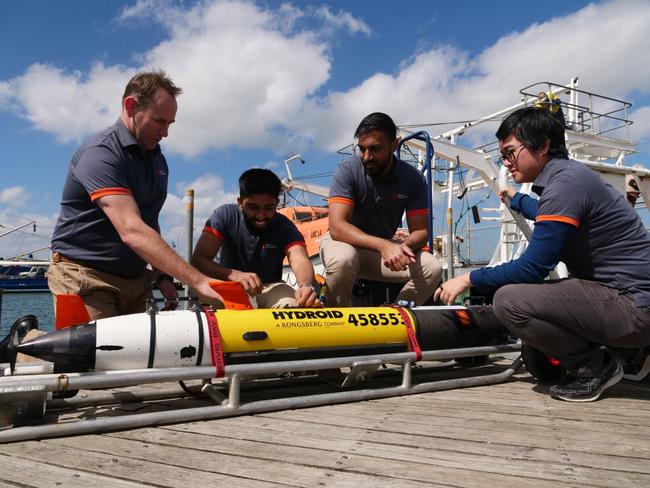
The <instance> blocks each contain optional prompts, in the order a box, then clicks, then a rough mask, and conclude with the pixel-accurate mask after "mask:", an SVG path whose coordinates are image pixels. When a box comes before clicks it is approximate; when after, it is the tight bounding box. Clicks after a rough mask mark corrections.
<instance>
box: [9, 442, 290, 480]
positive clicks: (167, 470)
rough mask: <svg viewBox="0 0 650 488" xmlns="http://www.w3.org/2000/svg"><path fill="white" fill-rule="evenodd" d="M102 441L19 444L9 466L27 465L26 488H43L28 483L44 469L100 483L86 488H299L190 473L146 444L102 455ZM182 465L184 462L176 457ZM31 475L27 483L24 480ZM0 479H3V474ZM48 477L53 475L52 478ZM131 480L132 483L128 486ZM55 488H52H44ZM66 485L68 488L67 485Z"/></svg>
mask: <svg viewBox="0 0 650 488" xmlns="http://www.w3.org/2000/svg"><path fill="white" fill-rule="evenodd" d="M102 439H103V437H102V436H80V437H74V438H70V439H69V445H67V444H66V442H54V441H53V440H48V441H41V442H34V441H31V442H21V443H16V444H11V445H10V447H9V448H8V449H6V454H5V459H6V458H8V459H7V462H6V463H3V464H5V465H11V466H18V467H20V466H28V468H27V470H26V471H24V472H23V480H22V483H23V484H24V485H22V486H41V485H40V484H34V485H32V484H30V483H32V482H33V480H32V473H37V472H39V470H40V469H44V470H45V472H47V473H53V474H56V478H57V479H63V478H64V479H66V480H67V479H68V478H70V477H71V476H72V477H73V478H74V479H78V478H81V477H84V478H88V477H90V478H91V479H94V478H97V479H98V482H97V483H98V484H92V485H91V484H90V483H89V481H88V479H86V481H85V482H84V484H80V485H79V486H83V487H84V488H88V487H90V486H107V487H110V486H118V487H121V486H124V487H125V488H127V487H132V486H143V485H148V486H164V487H178V488H186V487H187V486H188V482H189V481H190V480H191V484H192V485H195V486H216V485H218V484H223V486H238V487H240V486H241V487H246V488H249V487H260V488H271V487H277V486H283V487H286V486H296V485H292V484H285V483H282V484H276V483H264V482H261V481H259V480H251V479H249V478H247V477H246V476H229V475H224V474H221V473H217V472H213V471H209V470H204V469H200V468H195V469H192V468H191V467H187V466H183V465H182V464H181V463H180V462H179V463H171V462H169V459H167V458H166V457H164V456H160V457H158V458H155V454H154V455H153V456H151V455H149V456H148V457H149V458H154V459H146V456H144V455H143V454H144V453H147V454H148V451H149V449H148V446H144V445H142V444H140V445H137V444H135V443H132V445H123V446H121V447H122V448H121V449H112V450H110V449H106V450H104V451H102V450H101V449H98V448H96V447H95V445H96V444H99V445H101V444H102V443H104V442H106V441H108V442H110V441H111V438H108V437H107V438H106V439H105V440H102ZM177 459H179V461H180V460H182V459H183V457H180V458H177ZM26 473H27V478H26V479H25V476H26ZM0 476H2V478H0V479H5V478H4V473H2V474H1V475H0ZM48 476H49V475H48ZM127 480H130V481H128V483H127ZM45 486H54V485H45ZM63 486H68V484H67V481H66V482H65V483H63Z"/></svg>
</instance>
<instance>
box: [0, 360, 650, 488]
mask: <svg viewBox="0 0 650 488" xmlns="http://www.w3.org/2000/svg"><path fill="white" fill-rule="evenodd" d="M503 364H506V363H505V362H500V363H498V364H491V365H488V366H484V367H482V368H475V369H473V370H464V371H463V370H459V369H452V370H446V371H444V370H443V371H440V372H437V373H435V374H436V375H440V376H441V377H445V375H447V377H449V376H451V377H453V376H454V375H463V374H467V371H471V373H470V374H480V373H481V372H482V371H489V372H494V371H498V369H499V368H503V367H505V366H503ZM298 379H299V378H298ZM173 386H174V385H170V384H166V385H156V386H150V387H148V388H167V389H169V388H170V387H173ZM323 388H325V389H327V388H330V389H331V388H334V387H332V386H331V385H327V384H324V383H322V382H318V381H312V382H311V383H304V384H303V385H301V386H299V387H298V386H295V387H293V386H289V387H284V388H282V389H277V388H275V389H273V390H272V391H271V390H265V389H255V390H251V391H248V392H246V393H245V394H246V395H253V396H255V397H256V398H261V397H263V398H266V397H273V396H274V395H281V396H282V395H286V396H288V395H295V394H309V392H312V391H313V392H316V391H319V390H322V389H323ZM82 394H83V392H82ZM649 400H650V383H648V382H645V383H628V382H621V383H619V384H618V385H616V386H615V387H613V388H612V389H610V390H608V391H607V392H606V393H605V394H604V396H603V398H602V399H601V400H600V401H597V402H593V403H583V404H577V403H567V402H561V401H556V400H553V399H551V398H550V397H549V396H548V394H547V387H545V386H542V385H537V384H536V383H535V382H534V381H533V380H532V379H531V378H530V376H529V375H528V374H527V373H526V372H525V370H523V369H522V370H521V371H520V373H518V374H517V375H516V376H515V378H514V379H513V380H511V381H508V382H506V383H502V384H497V385H492V386H481V387H474V388H466V389H455V390H448V391H441V392H434V393H425V394H418V395H410V396H404V397H392V398H386V399H381V400H371V401H364V402H357V403H348V404H342V405H330V406H323V407H315V408H305V409H298V410H288V411H278V412H272V413H264V414H257V415H249V416H241V417H234V418H226V419H220V420H211V421H200V422H192V423H186V424H176V425H167V426H160V427H152V428H144V429H137V430H131V431H122V432H112V433H105V434H101V435H85V436H77V437H68V438H56V439H47V440H42V441H28V442H17V443H12V444H4V445H2V446H1V447H0V486H13V487H55V486H62V487H89V486H93V487H102V486H106V487H111V488H121V487H125V488H126V487H135V486H155V487H183V488H185V487H191V486H206V487H211V486H220V487H271V486H282V487H305V488H312V487H353V488H361V487H395V488H405V487H423V488H424V487H427V488H430V487H484V486H485V487H491V486H495V487H496V486H498V487H517V488H526V487H546V486H554V487H558V486H576V487H578V486H579V487H585V486H593V487H616V488H622V487H646V486H650V401H649ZM197 402H198V403H199V404H202V405H205V402H204V401H201V400H195V399H191V398H184V399H174V400H159V401H153V402H149V403H147V404H143V403H133V404H122V405H119V406H109V407H87V408H82V409H78V410H76V411H74V412H67V413H63V412H62V413H60V414H57V421H58V422H71V421H76V420H79V419H92V418H99V417H102V416H113V415H128V414H129V413H131V412H138V413H142V412H143V411H147V409H149V410H156V409H170V408H179V407H183V406H188V405H191V404H194V403H197ZM50 415H52V414H50Z"/></svg>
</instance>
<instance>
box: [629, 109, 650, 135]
mask: <svg viewBox="0 0 650 488" xmlns="http://www.w3.org/2000/svg"><path fill="white" fill-rule="evenodd" d="M630 119H631V120H633V121H634V123H633V124H632V125H631V126H630V138H631V139H632V140H633V141H641V140H644V139H648V138H649V137H650V107H648V106H646V107H641V108H638V109H636V110H635V111H634V112H632V113H631V114H630Z"/></svg>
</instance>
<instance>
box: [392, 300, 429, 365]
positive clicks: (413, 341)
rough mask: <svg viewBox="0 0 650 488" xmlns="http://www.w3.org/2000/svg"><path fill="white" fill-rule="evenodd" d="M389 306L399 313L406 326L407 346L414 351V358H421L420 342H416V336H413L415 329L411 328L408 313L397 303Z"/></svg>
mask: <svg viewBox="0 0 650 488" xmlns="http://www.w3.org/2000/svg"><path fill="white" fill-rule="evenodd" d="M391 306H392V307H393V308H394V309H395V310H397V312H398V313H399V314H400V315H401V317H402V320H403V321H404V325H405V326H406V333H407V334H408V336H409V346H410V347H411V351H413V352H414V353H415V360H416V361H420V360H421V359H422V349H420V344H419V343H418V340H417V337H415V331H414V330H413V325H412V324H411V319H410V317H409V314H407V313H406V311H405V310H404V309H403V308H402V307H398V306H397V305H391Z"/></svg>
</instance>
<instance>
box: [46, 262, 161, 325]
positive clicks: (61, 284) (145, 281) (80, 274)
mask: <svg viewBox="0 0 650 488" xmlns="http://www.w3.org/2000/svg"><path fill="white" fill-rule="evenodd" d="M153 280H154V277H153V273H152V272H151V271H150V270H148V269H147V270H145V272H144V273H142V275H140V276H138V277H137V278H122V277H121V276H116V275H113V274H110V273H106V272H104V271H99V270H96V269H93V268H89V267H87V266H84V265H82V264H79V263H72V262H64V261H60V260H58V259H57V256H56V253H55V255H54V256H53V258H52V260H51V261H50V268H49V270H48V273H47V284H48V286H49V287H50V291H51V292H52V294H53V295H54V310H55V311H56V296H57V295H79V296H81V298H82V299H83V301H84V304H85V306H86V310H87V311H88V315H90V318H91V320H95V319H101V318H106V317H114V316H116V315H127V314H131V313H138V312H144V311H145V303H146V300H147V299H148V298H151V297H152V296H153V295H152V291H151V283H152V281H153Z"/></svg>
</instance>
